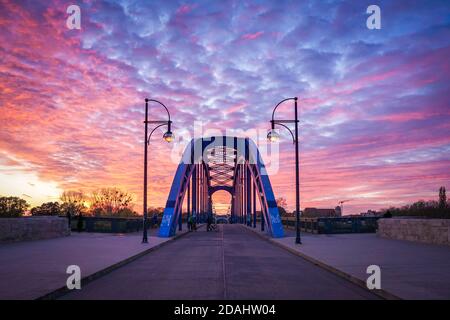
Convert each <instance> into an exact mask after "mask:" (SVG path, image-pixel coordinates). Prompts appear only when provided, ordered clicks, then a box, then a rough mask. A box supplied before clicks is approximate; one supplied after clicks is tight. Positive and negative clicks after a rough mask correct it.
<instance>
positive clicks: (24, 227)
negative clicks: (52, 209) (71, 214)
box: [0, 217, 70, 242]
mask: <svg viewBox="0 0 450 320" xmlns="http://www.w3.org/2000/svg"><path fill="white" fill-rule="evenodd" d="M69 234H70V231H69V226H68V223H67V218H60V217H22V218H0V242H15V241H25V240H39V239H49V238H57V237H63V236H68V235H69Z"/></svg>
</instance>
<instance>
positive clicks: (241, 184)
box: [159, 136, 284, 238]
mask: <svg viewBox="0 0 450 320" xmlns="http://www.w3.org/2000/svg"><path fill="white" fill-rule="evenodd" d="M219 146H226V147H227V148H231V149H234V150H235V166H234V175H233V176H234V179H233V186H232V187H229V186H228V188H225V186H222V187H220V186H215V187H210V180H211V176H210V175H209V172H208V159H207V157H204V156H203V155H204V154H206V153H205V151H207V150H208V149H210V148H215V147H219ZM200 175H201V176H202V177H203V184H202V186H200V185H199V184H200ZM239 178H242V180H240V181H239ZM189 181H191V184H192V188H191V192H190V193H191V194H189V195H188V201H189V196H191V201H192V214H197V217H198V214H199V213H200V211H202V213H209V212H210V210H211V205H212V202H211V195H212V194H213V193H214V192H215V191H217V190H219V189H220V188H222V190H226V189H228V190H227V191H230V188H231V190H232V192H231V193H232V196H234V197H233V198H232V199H233V200H232V204H231V205H232V210H233V211H232V215H233V216H234V218H235V219H239V220H240V221H241V222H243V223H247V215H248V214H250V212H251V203H250V202H251V201H252V199H251V191H250V186H251V185H252V184H254V185H255V187H256V188H255V190H254V191H255V192H254V196H253V197H254V198H258V199H259V202H260V207H261V214H262V216H261V220H262V224H261V227H262V228H264V227H265V226H267V232H268V233H269V234H270V235H271V236H272V237H275V238H279V237H283V236H284V232H283V226H282V224H281V219H280V216H279V212H278V207H277V205H276V201H275V196H274V194H273V190H272V186H271V184H270V179H269V177H268V175H267V173H266V169H265V166H264V163H263V161H262V157H261V154H260V152H259V150H258V148H257V146H256V145H255V143H254V142H253V141H252V140H250V139H243V138H237V137H226V136H219V137H209V138H201V139H196V140H192V141H191V142H190V143H189V145H188V146H187V147H186V149H185V151H184V153H183V157H182V159H181V161H180V164H179V165H178V168H177V171H176V172H175V176H174V179H173V182H172V186H171V189H170V192H169V196H168V199H167V202H166V207H165V209H164V215H163V220H162V223H161V227H160V230H159V235H160V236H161V237H170V236H173V235H174V234H175V232H176V226H177V222H179V221H180V220H179V219H180V216H181V214H182V206H183V199H184V196H185V193H186V192H187V190H188V188H189ZM214 188H215V189H214ZM253 203H254V204H256V200H255V199H253ZM253 207H254V208H253V210H254V211H256V205H254V206H253ZM249 208H250V209H249ZM188 211H189V210H188ZM236 214H238V216H236ZM253 216H254V217H255V216H256V212H254V213H253ZM254 220H255V219H254ZM254 226H255V223H254Z"/></svg>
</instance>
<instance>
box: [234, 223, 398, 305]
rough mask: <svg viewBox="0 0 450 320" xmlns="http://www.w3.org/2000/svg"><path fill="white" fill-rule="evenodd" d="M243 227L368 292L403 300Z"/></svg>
mask: <svg viewBox="0 0 450 320" xmlns="http://www.w3.org/2000/svg"><path fill="white" fill-rule="evenodd" d="M243 227H244V228H246V229H249V230H251V231H252V232H253V233H255V234H256V235H258V236H259V237H261V238H262V239H265V240H267V241H269V242H270V243H272V244H274V245H276V246H278V247H280V248H282V249H285V250H287V251H289V252H290V253H292V254H294V255H296V256H298V257H301V258H303V259H305V260H307V261H309V262H311V263H313V264H315V265H316V266H318V267H320V268H322V269H325V270H327V271H329V272H331V273H333V274H335V275H337V276H339V277H341V278H343V279H345V280H347V281H350V282H352V283H354V284H356V285H357V286H359V287H361V288H363V289H365V290H367V291H368V292H371V293H373V294H375V295H377V296H379V297H380V298H382V299H385V300H402V298H400V297H398V296H396V295H394V294H392V293H390V292H388V291H386V290H384V289H374V290H369V289H368V288H367V286H366V282H364V281H363V280H361V279H359V278H357V277H355V276H352V275H351V274H348V273H346V272H344V271H341V270H339V269H337V268H335V267H333V266H330V265H328V264H326V263H324V262H322V261H320V260H317V259H315V258H313V257H310V256H308V255H306V254H304V253H302V252H300V251H297V250H295V249H292V248H291V247H288V246H286V245H284V244H282V243H280V242H278V241H275V240H273V239H272V238H269V237H268V236H266V235H264V234H261V233H260V232H258V231H256V230H254V229H253V228H249V227H246V226H243Z"/></svg>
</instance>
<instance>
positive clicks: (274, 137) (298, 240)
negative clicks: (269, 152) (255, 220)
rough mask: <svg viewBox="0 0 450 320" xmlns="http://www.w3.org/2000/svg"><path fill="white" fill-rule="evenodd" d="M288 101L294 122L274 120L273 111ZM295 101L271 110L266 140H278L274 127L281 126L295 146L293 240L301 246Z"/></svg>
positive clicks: (278, 136) (295, 99)
mask: <svg viewBox="0 0 450 320" xmlns="http://www.w3.org/2000/svg"><path fill="white" fill-rule="evenodd" d="M288 100H294V107H295V118H294V120H276V119H275V111H276V110H277V108H278V106H279V105H281V104H282V103H283V102H285V101H288ZM297 100H298V98H297V97H295V98H287V99H284V100H282V101H280V102H279V103H278V104H277V105H276V106H275V108H274V109H273V112H272V120H270V124H271V130H270V131H269V133H268V134H267V140H269V142H277V141H278V140H280V135H279V134H278V132H277V131H276V130H275V125H279V126H282V127H284V128H286V129H287V130H288V131H289V132H290V134H291V136H292V141H293V142H294V144H295V211H296V213H295V220H296V221H295V229H296V238H295V243H297V244H301V243H302V241H301V237H300V177H299V157H298V112H297ZM288 123H294V124H295V136H294V133H292V130H291V129H289V127H288V126H286V125H285V124H288Z"/></svg>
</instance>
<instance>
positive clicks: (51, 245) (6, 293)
mask: <svg viewBox="0 0 450 320" xmlns="http://www.w3.org/2000/svg"><path fill="white" fill-rule="evenodd" d="M183 229H184V231H186V227H184V228H183ZM157 231H158V230H157V229H151V230H150V232H149V239H148V240H149V243H148V244H142V243H141V239H142V234H141V233H130V234H107V233H76V232H75V233H72V235H71V236H68V237H63V238H54V239H47V240H37V241H24V242H17V243H8V244H1V245H0V299H36V298H39V297H41V296H43V295H46V294H48V293H50V292H52V291H54V290H57V289H59V288H61V287H63V286H65V285H66V280H67V277H68V276H69V275H68V274H66V269H67V266H69V265H78V266H80V268H81V276H82V277H83V278H84V277H86V276H89V275H92V274H95V273H96V272H99V271H101V270H103V269H105V268H108V267H110V266H112V265H114V264H117V263H120V262H121V261H123V260H126V259H129V258H130V257H133V256H134V255H137V254H140V253H142V252H144V251H146V250H148V249H150V248H153V247H155V246H157V245H160V244H162V243H164V242H166V241H168V240H170V239H169V238H159V237H157V236H156V233H157Z"/></svg>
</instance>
